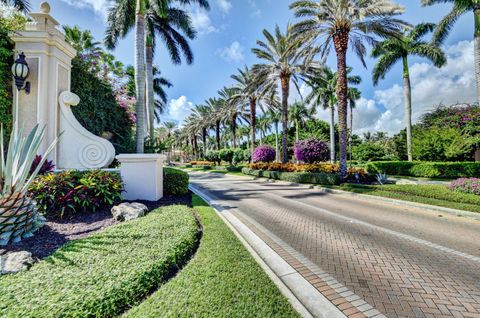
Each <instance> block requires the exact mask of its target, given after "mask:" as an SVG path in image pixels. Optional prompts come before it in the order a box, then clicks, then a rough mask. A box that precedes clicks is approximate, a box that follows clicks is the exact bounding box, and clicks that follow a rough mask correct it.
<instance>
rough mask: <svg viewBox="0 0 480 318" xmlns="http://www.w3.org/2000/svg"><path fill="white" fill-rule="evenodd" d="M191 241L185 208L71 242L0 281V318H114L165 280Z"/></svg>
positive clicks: (194, 228) (190, 217)
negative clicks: (26, 269)
mask: <svg viewBox="0 0 480 318" xmlns="http://www.w3.org/2000/svg"><path fill="white" fill-rule="evenodd" d="M197 242H198V225H197V223H196V221H195V217H194V214H193V210H192V209H190V208H188V207H185V206H171V207H165V208H161V209H158V210H156V211H154V212H151V213H150V214H148V215H147V216H145V217H143V218H140V219H138V220H134V221H130V222H126V223H123V224H120V225H117V226H114V227H111V228H108V229H106V230H104V231H102V232H99V233H97V234H94V235H92V236H90V237H88V238H85V239H81V240H77V241H73V242H71V243H69V244H67V245H65V246H63V247H61V248H60V249H59V250H57V251H56V252H55V253H54V254H53V255H52V256H50V257H48V258H46V259H45V260H43V261H41V262H40V263H38V264H36V265H34V266H33V267H32V268H31V269H30V270H28V271H26V272H22V273H19V274H15V275H8V276H2V277H0V290H1V291H2V292H1V293H0V317H23V318H26V317H36V318H38V317H42V318H46V317H112V316H117V315H119V314H121V313H123V312H125V310H127V309H128V308H130V307H131V306H134V305H136V304H137V303H139V302H140V301H141V300H142V299H144V298H145V296H147V295H148V294H150V293H151V292H152V291H154V290H156V289H157V288H158V286H159V285H161V284H162V283H163V282H165V281H166V279H167V278H169V277H171V275H172V274H173V272H174V271H176V270H177V268H178V267H179V266H180V265H182V264H184V263H185V262H186V261H187V260H188V259H190V257H191V255H192V253H193V252H194V251H195V248H196V247H197Z"/></svg>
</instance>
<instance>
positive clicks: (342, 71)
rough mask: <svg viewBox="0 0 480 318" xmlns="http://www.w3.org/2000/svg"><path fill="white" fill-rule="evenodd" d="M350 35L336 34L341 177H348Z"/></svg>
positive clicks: (334, 40) (342, 178) (343, 178)
mask: <svg viewBox="0 0 480 318" xmlns="http://www.w3.org/2000/svg"><path fill="white" fill-rule="evenodd" d="M348 39H349V35H348V33H347V32H344V31H343V32H342V31H340V32H338V33H337V35H335V36H334V38H333V42H334V44H335V51H336V53H337V73H338V80H337V100H338V130H339V135H340V138H339V139H340V140H339V141H340V156H339V157H340V172H339V174H340V179H341V180H342V181H343V180H345V179H346V177H347V143H348V141H347V139H348V138H347V107H348V95H347V92H348V82H347V49H348Z"/></svg>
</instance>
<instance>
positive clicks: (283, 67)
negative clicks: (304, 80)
mask: <svg viewBox="0 0 480 318" xmlns="http://www.w3.org/2000/svg"><path fill="white" fill-rule="evenodd" d="M263 35H264V37H265V39H266V41H265V42H264V41H257V45H258V48H254V49H252V52H253V53H254V54H255V55H256V56H257V57H258V58H259V59H261V60H263V61H264V64H256V65H254V66H253V68H252V71H253V73H254V75H255V78H256V82H257V83H262V84H263V85H265V86H274V85H275V84H277V83H278V82H280V86H281V90H282V162H283V163H286V162H287V161H288V151H287V150H288V145H287V133H288V98H289V95H290V85H291V81H292V79H293V81H294V84H295V85H297V83H298V79H299V78H300V77H304V76H306V75H308V74H313V73H314V72H316V71H317V72H318V70H319V69H320V64H319V63H317V62H315V61H314V57H315V55H316V54H317V53H318V50H317V49H316V48H315V47H314V46H310V45H305V38H304V37H302V36H300V35H299V34H295V33H293V30H292V28H291V27H290V26H287V30H286V32H285V33H282V31H281V30H280V27H279V26H278V25H277V26H276V28H275V33H274V34H271V33H270V32H269V31H267V30H263Z"/></svg>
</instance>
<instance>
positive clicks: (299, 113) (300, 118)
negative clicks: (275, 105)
mask: <svg viewBox="0 0 480 318" xmlns="http://www.w3.org/2000/svg"><path fill="white" fill-rule="evenodd" d="M315 112H316V110H315V107H311V108H308V107H307V106H306V105H305V103H302V102H296V103H294V104H293V105H292V106H291V107H290V110H289V115H288V116H289V117H290V118H291V119H292V121H293V123H294V125H295V141H296V142H298V141H300V126H302V125H303V124H304V123H305V122H306V121H307V120H309V119H313V116H314V115H315Z"/></svg>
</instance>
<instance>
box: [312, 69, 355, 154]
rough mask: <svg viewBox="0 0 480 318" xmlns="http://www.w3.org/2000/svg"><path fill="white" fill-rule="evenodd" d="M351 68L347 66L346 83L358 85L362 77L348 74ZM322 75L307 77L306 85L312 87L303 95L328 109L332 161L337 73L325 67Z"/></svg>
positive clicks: (334, 144) (334, 145) (314, 104)
mask: <svg viewBox="0 0 480 318" xmlns="http://www.w3.org/2000/svg"><path fill="white" fill-rule="evenodd" d="M351 72H352V68H351V67H349V68H347V82H348V84H352V85H358V84H360V83H361V81H362V79H361V78H360V76H357V75H350V73H351ZM321 74H322V76H317V77H309V78H308V79H307V81H306V83H307V85H309V86H310V87H311V88H312V91H311V92H310V94H308V95H307V96H306V97H305V101H306V102H308V103H313V106H314V107H318V106H322V107H323V109H328V111H329V114H330V116H329V118H330V120H329V121H330V123H329V124H330V162H331V163H334V162H335V160H336V155H335V147H336V142H335V106H336V105H337V82H338V73H337V72H334V71H333V70H332V69H331V68H328V67H325V68H324V69H323V70H322V73H321Z"/></svg>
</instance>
